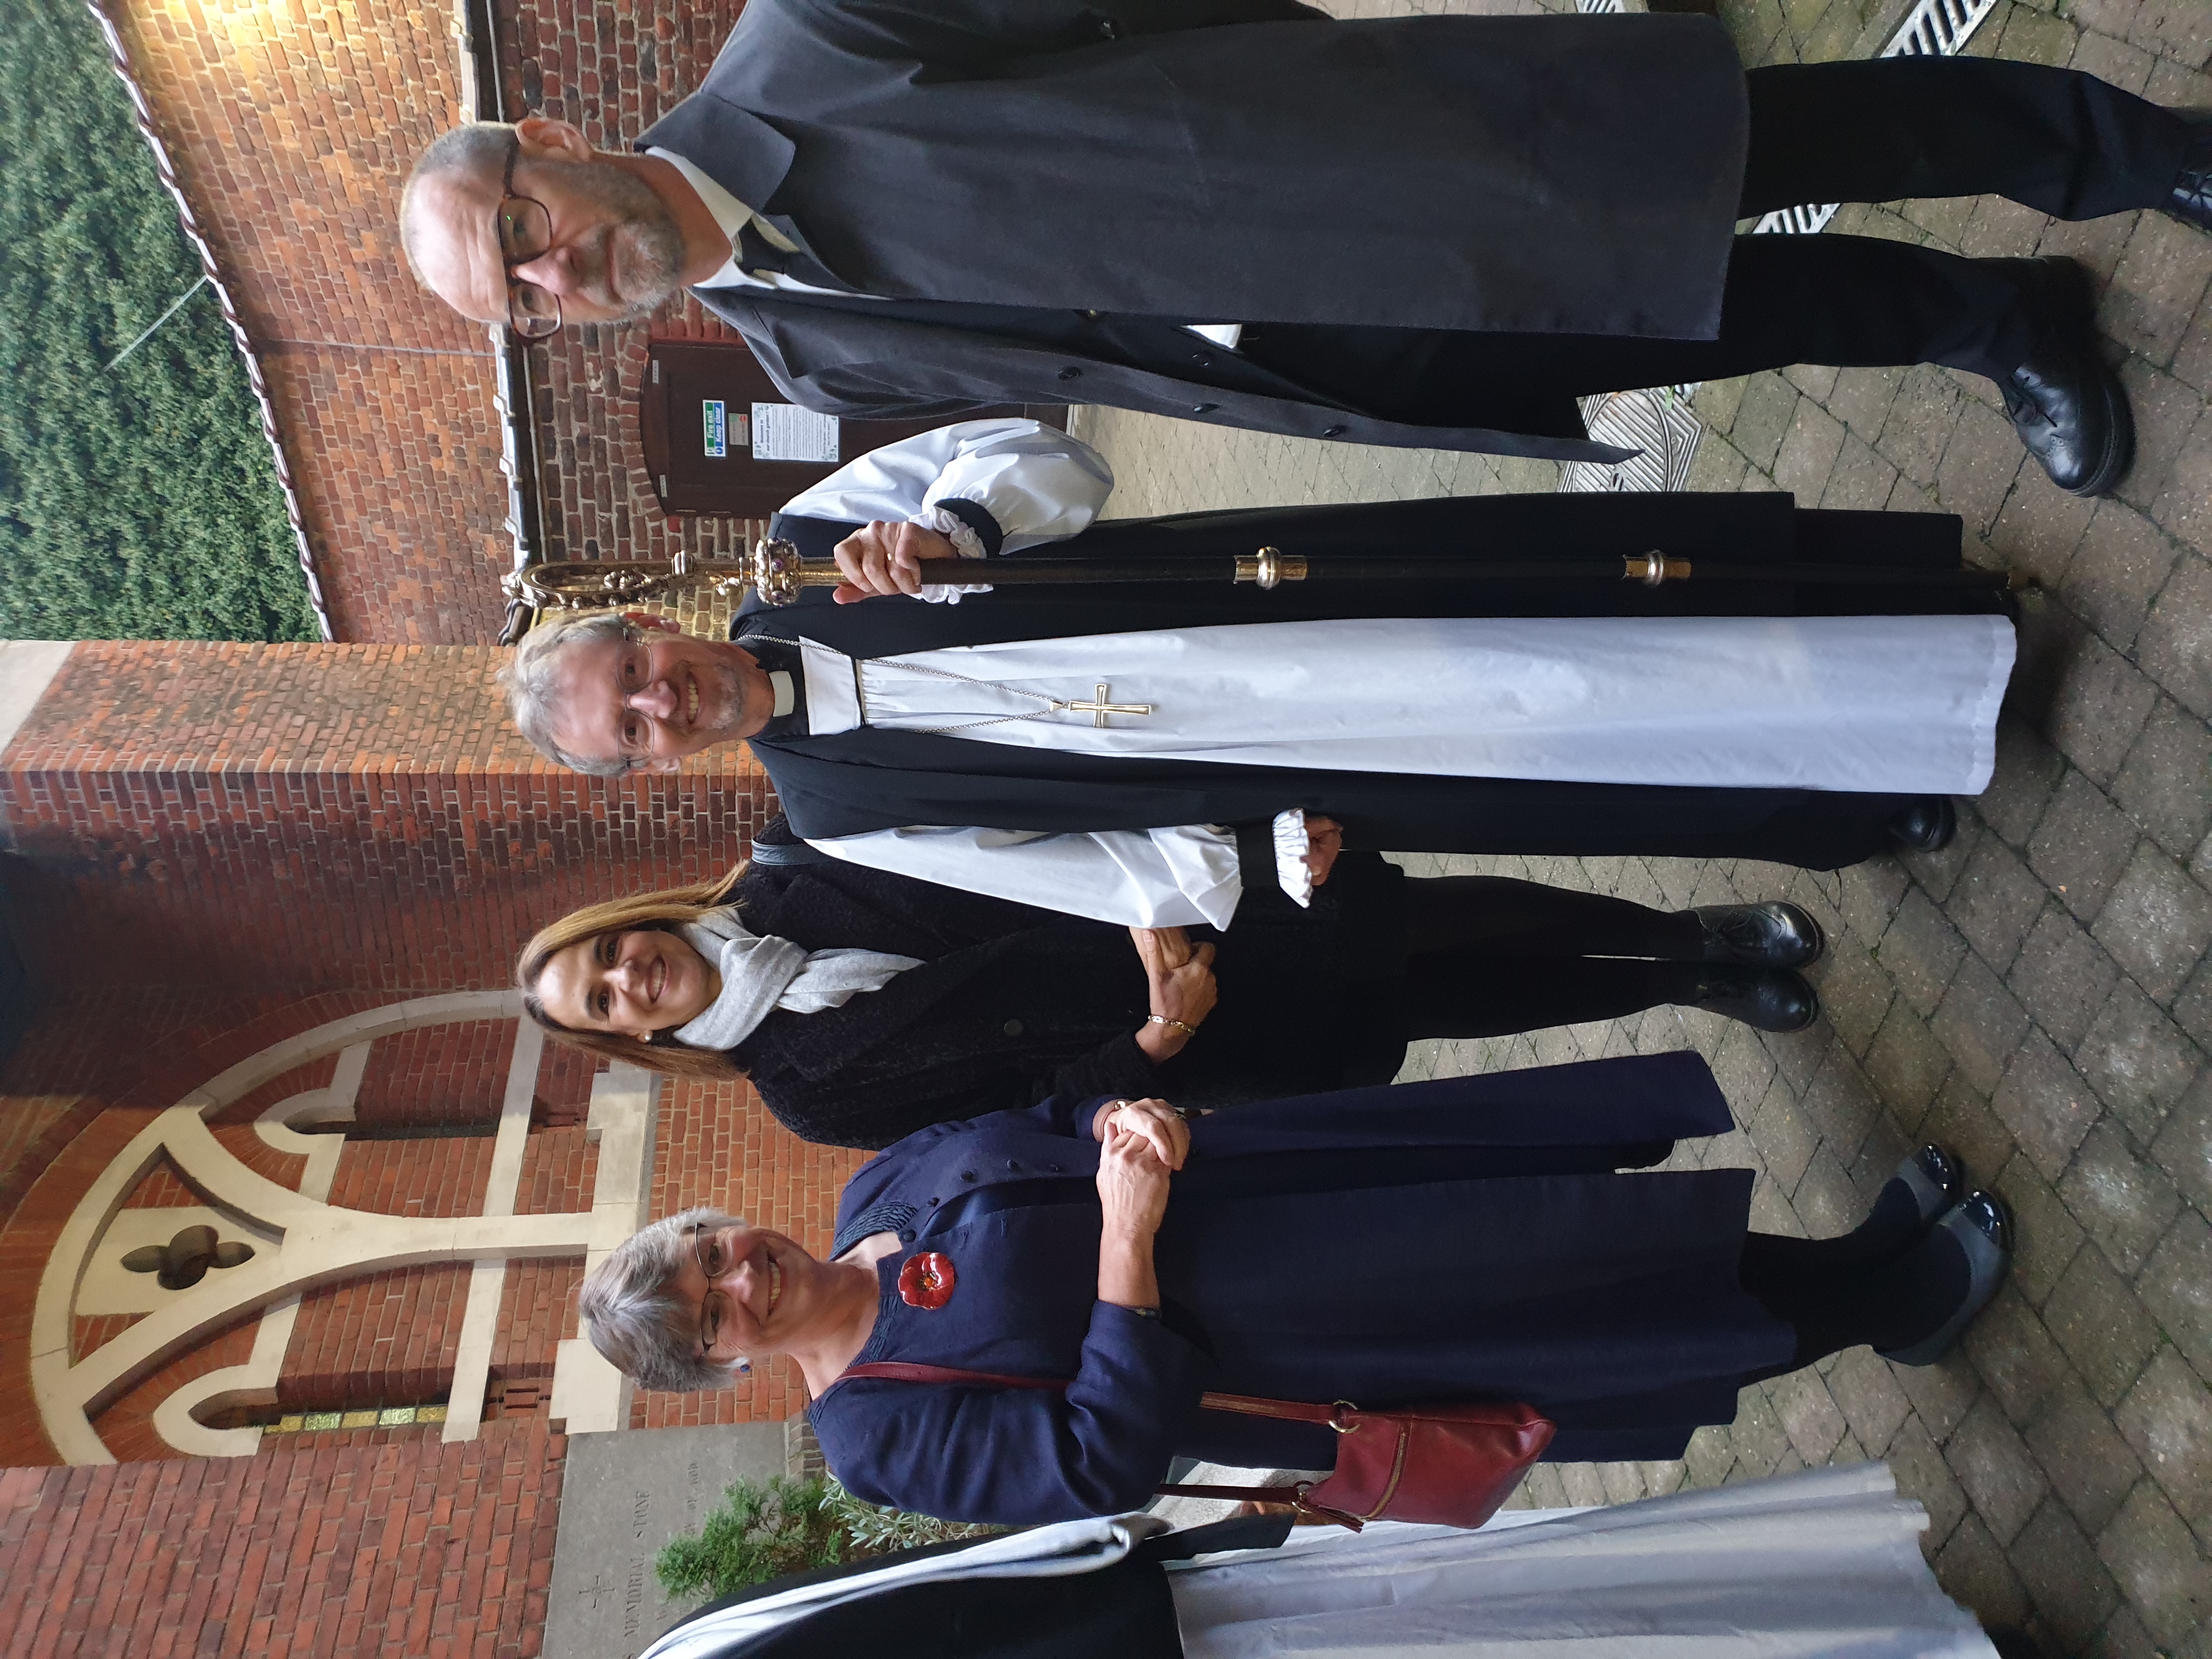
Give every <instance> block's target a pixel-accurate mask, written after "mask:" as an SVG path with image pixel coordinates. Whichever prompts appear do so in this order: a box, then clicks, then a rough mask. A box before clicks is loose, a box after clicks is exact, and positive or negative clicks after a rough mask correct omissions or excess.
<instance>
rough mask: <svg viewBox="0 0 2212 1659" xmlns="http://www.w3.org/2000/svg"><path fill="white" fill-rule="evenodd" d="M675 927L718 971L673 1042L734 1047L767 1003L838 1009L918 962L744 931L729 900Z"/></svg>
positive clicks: (803, 1010) (799, 1009)
mask: <svg viewBox="0 0 2212 1659" xmlns="http://www.w3.org/2000/svg"><path fill="white" fill-rule="evenodd" d="M676 931H677V933H678V934H679V935H680V936H681V937H682V939H683V940H684V943H685V944H686V945H690V947H691V948H692V949H693V950H695V951H697V952H698V953H699V954H700V955H701V956H702V957H706V958H707V960H708V961H709V962H711V963H714V966H715V967H716V968H717V969H719V970H720V973H721V975H722V994H721V995H720V996H718V997H716V998H715V999H714V1001H713V1003H711V1004H710V1005H709V1006H708V1007H707V1009H706V1010H705V1012H702V1013H701V1014H700V1015H699V1017H698V1018H696V1019H694V1020H692V1021H690V1023H689V1024H684V1025H679V1026H678V1027H677V1028H676V1040H677V1041H678V1042H684V1043H688V1044H689V1045H690V1046H691V1047H692V1048H715V1049H725V1050H726V1049H730V1048H736V1047H737V1046H738V1044H739V1043H740V1042H744V1040H745V1039H746V1038H747V1037H749V1036H751V1035H752V1034H753V1032H754V1031H755V1030H757V1028H758V1027H759V1025H760V1023H761V1022H762V1021H763V1020H764V1019H766V1018H768V1017H769V1014H770V1013H771V1012H773V1011H775V1009H778V1008H788V1009H789V1010H790V1011H791V1012H793V1013H795V1014H818V1013H820V1012H822V1011H823V1009H824V1008H842V1007H843V1006H845V1005H846V1004H847V1003H848V1002H849V1001H851V1000H853V999H854V997H856V996H858V995H859V994H860V993H861V992H863V991H879V990H881V989H882V988H883V987H884V985H885V984H886V983H888V982H889V981H890V978H891V976H892V975H894V974H902V973H904V972H905V971H906V970H907V969H909V968H919V967H921V958H919V957H895V956H892V955H890V954H889V953H888V952H886V951H854V950H836V951H808V950H806V949H805V947H804V946H803V945H796V944H793V942H792V941H791V940H789V939H777V938H775V937H774V936H773V935H771V936H769V937H768V938H765V939H764V938H763V937H761V936H760V935H759V934H757V933H747V932H746V931H745V929H744V927H743V926H742V925H741V924H740V923H739V922H738V911H737V907H736V906H734V905H726V906H724V907H723V908H720V909H718V910H708V911H707V912H706V913H704V914H703V915H701V916H700V918H699V920H698V921H692V922H685V923H683V924H681V925H679V926H678V927H677V929H676Z"/></svg>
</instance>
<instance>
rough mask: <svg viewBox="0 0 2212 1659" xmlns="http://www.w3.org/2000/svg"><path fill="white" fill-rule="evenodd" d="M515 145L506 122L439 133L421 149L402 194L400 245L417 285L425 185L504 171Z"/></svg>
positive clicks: (469, 125) (470, 124) (473, 123)
mask: <svg viewBox="0 0 2212 1659" xmlns="http://www.w3.org/2000/svg"><path fill="white" fill-rule="evenodd" d="M514 143H515V131H514V128H513V126H511V125H509V124H507V122H505V121H471V122H468V123H466V124H465V125H461V126H458V127H454V128H452V129H450V130H449V131H445V132H441V133H440V134H439V135H438V136H437V137H435V138H433V139H432V140H431V141H430V142H429V143H427V144H425V145H424V146H423V147H422V154H421V155H418V156H416V158H415V169H414V171H413V172H411V173H409V174H408V175H407V185H406V188H405V189H404V190H402V191H400V192H399V246H400V251H401V252H404V253H405V254H406V256H407V268H408V269H409V270H411V271H413V272H414V273H415V280H416V282H418V283H420V282H422V266H421V265H420V264H417V263H416V258H415V204H416V195H417V192H418V191H420V190H421V188H422V185H423V184H424V183H425V182H427V181H428V180H429V179H436V178H442V177H444V176H446V175H447V174H449V173H470V174H477V173H483V172H485V171H487V170H490V171H493V172H494V173H495V174H496V173H497V172H500V171H504V170H505V168H506V167H507V152H508V151H509V150H510V149H513V146H514ZM424 286H425V287H428V283H424Z"/></svg>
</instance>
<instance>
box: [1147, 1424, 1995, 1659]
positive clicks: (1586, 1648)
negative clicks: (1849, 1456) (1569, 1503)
mask: <svg viewBox="0 0 2212 1659" xmlns="http://www.w3.org/2000/svg"><path fill="white" fill-rule="evenodd" d="M1927 1525H1928V1517H1927V1515H1926V1513H1925V1512H1924V1511H1923V1510H1922V1509H1921V1507H1920V1506H1919V1505H1918V1504H1914V1503H1911V1502H1909V1501H1906V1500H1904V1499H1900V1498H1899V1497H1898V1496H1897V1492H1896V1482H1895V1480H1893V1477H1892V1476H1891V1474H1890V1473H1889V1470H1888V1469H1887V1468H1885V1467H1884V1466H1883V1465H1881V1464H1879V1463H1863V1464H1858V1465H1856V1466H1853V1467H1850V1468H1830V1469H1811V1470H1808V1471H1806V1472H1804V1473H1802V1474H1794V1475H1790V1476H1788V1477H1786V1478H1784V1479H1781V1480H1756V1481H1750V1482H1747V1483H1745V1484H1743V1485H1741V1486H1720V1487H1715V1488H1712V1489H1710V1490H1706V1491H1701V1492H1678V1493H1676V1494H1675V1495H1674V1496H1673V1497H1670V1498H1653V1499H1650V1500H1648V1501H1646V1502H1644V1503H1640V1504H1624V1505H1621V1506H1620V1507H1619V1508H1614V1509H1595V1510H1519V1511H1513V1510H1508V1511H1506V1512H1505V1513H1504V1514H1501V1515H1500V1516H1498V1517H1497V1519H1496V1520H1494V1521H1492V1522H1491V1524H1490V1525H1489V1526H1487V1527H1486V1528H1483V1529H1482V1530H1481V1531H1480V1532H1473V1533H1469V1532H1460V1531H1455V1530H1454V1529H1453V1528H1448V1527H1407V1526H1394V1525H1390V1524H1389V1523H1377V1524H1376V1525H1372V1526H1370V1527H1369V1528H1367V1530H1366V1531H1365V1532H1364V1533H1363V1534H1359V1535H1358V1536H1356V1537H1355V1536H1353V1535H1352V1534H1349V1533H1346V1532H1342V1531H1340V1530H1338V1529H1336V1528H1299V1529H1298V1530H1297V1532H1295V1533H1293V1534H1291V1540H1290V1541H1289V1542H1288V1543H1287V1544H1285V1546H1284V1547H1282V1548H1281V1549H1279V1550H1255V1551H1248V1552H1243V1553H1239V1554H1236V1555H1223V1556H1211V1557H1206V1558H1204V1559H1201V1560H1200V1561H1199V1562H1197V1563H1194V1564H1192V1565H1188V1566H1187V1567H1186V1566H1176V1565H1170V1568H1169V1573H1170V1577H1169V1583H1170V1587H1171V1589H1173V1591H1174V1595H1175V1602H1176V1620H1177V1621H1178V1623H1179V1624H1180V1625H1181V1626H1182V1638H1183V1650H1184V1652H1185V1654H1186V1655H1187V1656H1188V1659H1280V1656H1291V1655H1300V1656H1312V1659H1324V1656H1326V1659H1384V1656H1387V1655H1402V1654H1418V1655H1419V1656H1421V1659H1815V1656H1818V1659H1996V1649H1995V1648H1994V1647H1992V1646H1991V1645H1990V1642H1989V1638H1987V1637H1985V1636H1984V1635H1983V1634H1982V1632H1981V1629H1980V1627H1979V1626H1978V1625H1977V1624H1976V1623H1975V1622H1974V1619H1973V1616H1972V1614H1971V1613H1967V1612H1966V1610H1965V1609H1963V1608H1961V1607H1959V1606H1958V1605H1957V1604H1956V1603H1954V1601H1951V1600H1950V1598H1949V1597H1948V1596H1947V1595H1944V1594H1943V1592H1942V1589H1941V1588H1940V1587H1939V1586H1938V1585H1937V1584H1936V1577H1935V1575H1934V1574H1933V1573H1932V1572H1930V1571H1929V1570H1928V1565H1927V1563H1926V1562H1925V1561H1924V1560H1923V1559H1922V1557H1921V1553H1920V1547H1919V1536H1920V1534H1921V1533H1922V1532H1923V1531H1924V1530H1925V1529H1926V1528H1927Z"/></svg>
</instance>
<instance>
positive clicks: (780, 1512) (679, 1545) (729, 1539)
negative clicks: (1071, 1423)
mask: <svg viewBox="0 0 2212 1659" xmlns="http://www.w3.org/2000/svg"><path fill="white" fill-rule="evenodd" d="M998 1530H1000V1528H995V1527H970V1526H963V1525H961V1524H959V1523H958V1522H951V1521H939V1520H936V1519H934V1518H933V1517H932V1516H927V1515H908V1514H907V1513H906V1512H905V1511H903V1510H886V1509H881V1508H878V1506H877V1505H875V1504H868V1503H863V1502H862V1501H861V1500H860V1498H855V1497H854V1496H853V1494H852V1493H850V1492H847V1491H846V1490H845V1489H844V1487H842V1486H840V1485H838V1484H837V1482H836V1481H835V1480H791V1479H789V1478H788V1477H787V1476H784V1475H778V1476H777V1477H776V1478H775V1479H774V1480H770V1481H769V1483H768V1484H767V1485H766V1486H759V1485H757V1484H756V1483H754V1482H752V1481H750V1480H738V1481H736V1482H734V1483H732V1486H730V1489H729V1490H728V1491H727V1492H725V1493H724V1494H723V1496H722V1501H721V1502H720V1504H717V1505H716V1506H715V1507H714V1510H711V1511H710V1512H709V1513H708V1516H707V1518H706V1519H705V1520H704V1521H703V1522H701V1523H700V1527H699V1530H698V1531H696V1532H690V1533H685V1534H683V1535H682V1536H681V1537H678V1538H674V1539H671V1540H670V1541H669V1542H668V1543H667V1544H666V1545H665V1546H664V1547H662V1549H661V1551H660V1553H659V1555H657V1556H655V1557H654V1558H653V1573H654V1576H655V1577H658V1578H659V1580H660V1585H661V1588H662V1589H665V1590H666V1591H667V1592H668V1593H669V1594H670V1595H702V1596H708V1597H713V1596H722V1595H730V1594H731V1593H732V1592H733V1591H736V1590H740V1589H744V1588H746V1587H747V1586H748V1585H751V1584H758V1583H764V1582H766V1581H767V1580H769V1579H770V1578H775V1577H779V1576H780V1575H781V1574H784V1573H787V1572H804V1571H807V1570H808V1569H809V1568H811V1567H828V1566H835V1565H837V1564H838V1563H839V1562H841V1561H855V1560H859V1559H862V1558H864V1557H866V1556H871V1555H882V1554H885V1553H889V1552H890V1551H892V1550H902V1549H909V1548H912V1547H915V1545H918V1544H939V1543H943V1542H945V1541H947V1540H950V1539H957V1538H981V1537H986V1536H987V1535H989V1534H992V1533H994V1532H996V1531H998Z"/></svg>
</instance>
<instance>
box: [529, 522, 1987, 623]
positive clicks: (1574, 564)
mask: <svg viewBox="0 0 2212 1659" xmlns="http://www.w3.org/2000/svg"><path fill="white" fill-rule="evenodd" d="M979 563H980V562H979V561H977V560H974V559H924V560H922V561H921V580H923V581H925V582H933V583H935V582H941V583H945V584H947V585H952V586H957V585H959V584H962V583H968V582H973V581H975V580H976V579H977V578H978V577H981V578H984V579H986V580H988V581H990V582H991V583H992V584H993V585H994V586H1001V587H1016V586H1071V585H1076V584H1081V583H1147V582H1221V581H1226V582H1249V583H1251V584H1253V585H1254V586H1258V587H1261V588H1271V587H1276V586H1280V585H1281V584H1283V583H1285V582H1308V581H1436V580H1449V581H1490V582H1525V581H1560V580H1565V581H1627V582H1636V583H1638V584H1641V585H1642V586H1646V587H1660V586H1665V585H1666V584H1667V583H1668V582H1688V581H1700V582H1789V583H1794V584H1801V585H1806V586H1821V587H1870V586H1886V585H1893V586H1900V587H1965V588H1982V589H1987V590H1989V591H1991V592H2002V591H2004V590H2006V589H2008V588H2013V587H2018V586H2024V583H2023V582H2022V580H2021V578H2020V577H2019V576H2017V575H2016V574H2015V573H2013V572H2011V571H2006V570H1984V569H1980V568H1976V567H1974V566H1972V565H1967V566H1962V567H1961V568H1959V569H1956V570H1905V569H1898V568H1893V567H1891V566H1887V565H1851V564H1818V565H1806V564H1798V565H1773V564H1725V563H1717V562H1712V561H1711V560H1705V559H1699V560H1698V561H1696V562H1694V563H1693V562H1692V561H1691V560H1688V559H1678V558H1673V557H1670V556H1668V555H1667V554H1665V553H1662V552H1658V551H1656V550H1655V551H1653V552H1650V553H1636V554H1631V555H1629V556H1626V557H1620V558H1601V559H1530V560H1518V561H1515V562H1510V563H1492V562H1480V563H1474V564H1470V563H1468V562H1464V561H1462V560H1461V559H1460V558H1458V557H1457V556H1455V555H1454V554H1450V553H1405V554H1391V555H1388V556H1382V557H1369V556H1365V555H1357V556H1351V557H1343V556H1320V557H1313V556H1304V555H1300V554H1295V553H1285V551H1283V550H1282V549H1280V548H1279V547H1262V548H1260V549H1258V550H1256V551H1255V552H1253V553H1251V554H1249V555H1244V554H1238V555H1234V556H1221V555H1212V556H1204V555H1199V556H1194V555H1191V554H1156V555H1152V556H1143V557H1134V558H1131V557H1121V558H1080V557H1079V558H1038V557H1033V556H1029V555H1024V556H1021V557H1019V558H1012V559H993V560H991V561H990V562H989V563H988V564H987V565H985V566H982V568H978V567H979ZM843 580H845V579H844V577H843V576H842V574H840V573H839V571H838V569H837V562H836V560H835V559H803V558H801V557H799V549H798V548H797V547H796V546H795V545H794V544H792V543H790V542H787V541H779V540H767V539H763V540H761V541H757V542H755V543H754V544H753V550H752V555H751V556H750V558H748V559H745V560H743V561H733V562H727V563H724V562H719V561H703V560H697V559H694V558H693V557H692V556H690V554H689V553H684V552H678V554H677V555H676V556H674V557H673V558H669V559H579V560H573V561H569V562H564V563H558V564H535V565H531V566H529V567H528V568H525V569H522V570H518V571H515V572H513V574H510V575H508V576H507V578H505V580H503V582H502V583H501V586H503V587H504V588H505V589H506V591H507V597H508V598H509V599H516V600H519V601H520V602H521V603H522V604H525V605H532V606H534V607H536V608H537V609H538V610H540V611H582V610H588V609H591V608H592V607H594V606H599V605H629V604H633V603H635V602H636V601H638V600H640V599H665V598H666V597H667V596H669V595H670V594H671V593H675V592H684V591H686V590H690V589H694V588H700V589H704V590H705V591H707V592H710V593H718V594H719V593H732V592H738V590H741V589H744V588H748V587H749V588H750V589H751V590H752V591H753V592H755V593H756V594H757V595H758V596H759V598H760V599H761V602H762V603H763V604H764V605H789V604H791V603H792V602H793V600H795V599H798V597H799V590H800V589H801V588H806V587H835V586H837V585H838V584H839V583H840V582H842V581H843Z"/></svg>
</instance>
